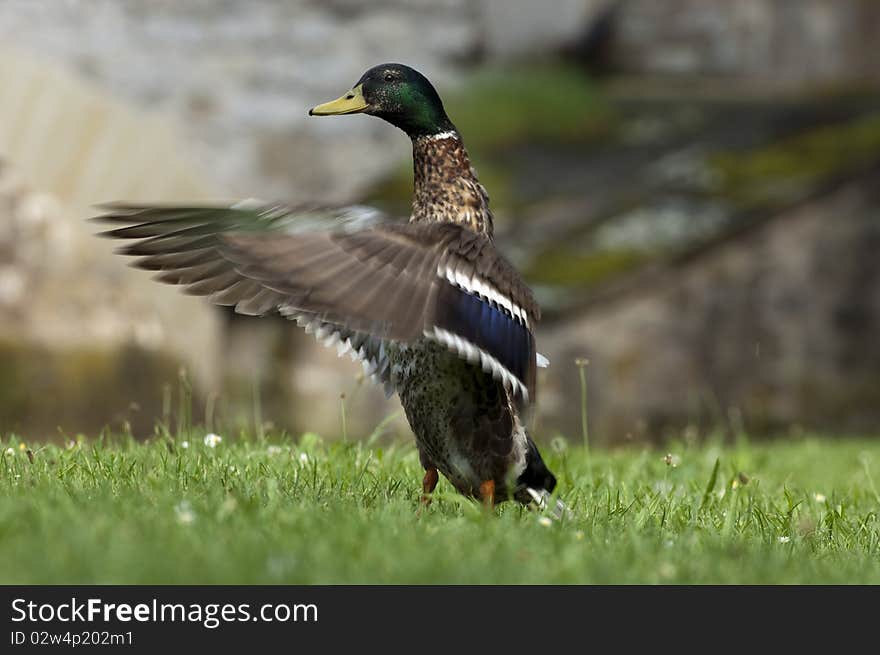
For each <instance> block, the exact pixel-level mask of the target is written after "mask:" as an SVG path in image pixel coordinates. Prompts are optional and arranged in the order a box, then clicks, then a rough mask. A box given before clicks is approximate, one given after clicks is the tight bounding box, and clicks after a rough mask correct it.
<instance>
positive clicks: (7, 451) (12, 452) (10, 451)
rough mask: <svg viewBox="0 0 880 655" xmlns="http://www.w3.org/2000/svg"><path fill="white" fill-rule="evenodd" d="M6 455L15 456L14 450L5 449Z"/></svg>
mask: <svg viewBox="0 0 880 655" xmlns="http://www.w3.org/2000/svg"><path fill="white" fill-rule="evenodd" d="M6 454H7V455H14V454H15V448H7V449H6Z"/></svg>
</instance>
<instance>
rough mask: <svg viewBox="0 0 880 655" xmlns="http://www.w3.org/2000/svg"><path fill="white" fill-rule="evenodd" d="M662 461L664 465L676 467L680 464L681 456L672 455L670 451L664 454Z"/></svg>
mask: <svg viewBox="0 0 880 655" xmlns="http://www.w3.org/2000/svg"><path fill="white" fill-rule="evenodd" d="M663 463H664V464H666V466H671V467H672V468H676V467H677V466H678V465H679V464H681V457H679V456H678V455H673V454H672V453H666V456H665V457H663Z"/></svg>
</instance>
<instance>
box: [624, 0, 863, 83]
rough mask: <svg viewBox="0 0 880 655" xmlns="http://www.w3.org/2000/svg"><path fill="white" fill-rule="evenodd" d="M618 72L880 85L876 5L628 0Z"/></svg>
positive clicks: (857, 0)
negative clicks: (860, 82)
mask: <svg viewBox="0 0 880 655" xmlns="http://www.w3.org/2000/svg"><path fill="white" fill-rule="evenodd" d="M608 6H616V7H617V8H618V12H617V16H616V18H615V24H614V28H613V34H612V36H611V44H610V46H611V48H610V49H611V52H610V55H609V56H610V59H611V62H612V65H613V66H614V68H615V69H616V70H622V71H628V72H634V73H639V74H664V75H710V76H719V75H721V76H728V77H733V78H740V79H747V80H751V81H754V82H765V83H777V84H780V83H781V84H805V83H811V84H815V83H841V82H844V83H845V82H852V81H854V80H864V79H873V80H877V79H880V67H878V66H877V64H876V57H875V52H876V47H877V38H878V33H880V3H877V2H875V1H874V0H736V1H735V2H731V1H730V0H621V1H620V2H612V3H609V5H608Z"/></svg>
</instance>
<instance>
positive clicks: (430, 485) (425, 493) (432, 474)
mask: <svg viewBox="0 0 880 655" xmlns="http://www.w3.org/2000/svg"><path fill="white" fill-rule="evenodd" d="M439 479H440V475H439V474H438V473H437V469H436V468H434V467H433V466H429V467H428V468H427V469H425V477H424V479H423V480H422V499H421V501H419V505H420V506H421V507H427V506H428V505H430V504H431V494H432V493H434V489H435V488H436V487H437V481H438V480H439Z"/></svg>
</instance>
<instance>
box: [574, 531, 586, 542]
mask: <svg viewBox="0 0 880 655" xmlns="http://www.w3.org/2000/svg"><path fill="white" fill-rule="evenodd" d="M574 538H575V539H577V540H578V541H583V540H584V531H583V530H578V531H577V532H575V533H574Z"/></svg>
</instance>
